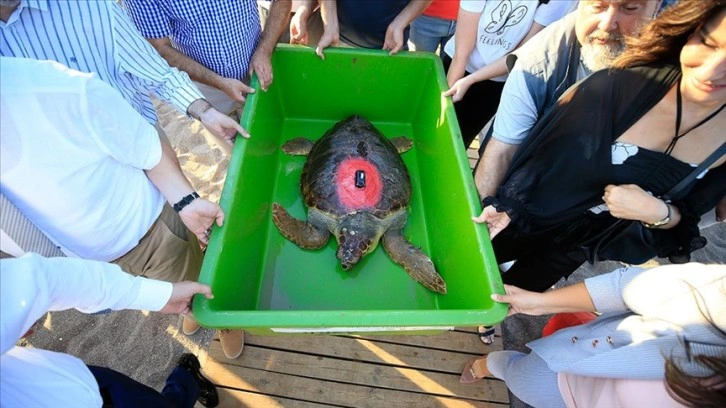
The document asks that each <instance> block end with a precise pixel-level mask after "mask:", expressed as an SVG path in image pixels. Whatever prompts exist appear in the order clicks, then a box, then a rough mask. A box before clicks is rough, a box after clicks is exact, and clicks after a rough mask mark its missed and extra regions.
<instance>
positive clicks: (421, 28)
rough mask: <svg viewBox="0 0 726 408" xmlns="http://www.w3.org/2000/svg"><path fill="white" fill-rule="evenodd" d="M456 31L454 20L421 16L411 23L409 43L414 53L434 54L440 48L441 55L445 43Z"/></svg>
mask: <svg viewBox="0 0 726 408" xmlns="http://www.w3.org/2000/svg"><path fill="white" fill-rule="evenodd" d="M455 31H456V20H445V19H443V18H438V17H431V16H426V15H423V14H421V15H420V16H418V17H416V19H415V20H413V22H412V23H411V38H410V39H411V43H413V45H414V46H415V47H416V51H427V52H436V48H438V47H439V46H441V50H442V51H441V55H443V54H444V52H443V49H444V45H445V44H446V42H447V41H449V39H450V38H451V37H452V36H453V35H454V32H455Z"/></svg>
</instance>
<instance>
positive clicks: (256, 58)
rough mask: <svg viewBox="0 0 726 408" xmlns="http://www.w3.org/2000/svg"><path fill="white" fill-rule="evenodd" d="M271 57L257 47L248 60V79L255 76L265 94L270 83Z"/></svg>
mask: <svg viewBox="0 0 726 408" xmlns="http://www.w3.org/2000/svg"><path fill="white" fill-rule="evenodd" d="M270 60H271V55H270V53H269V52H267V50H263V49H262V48H260V47H258V48H257V50H256V51H255V53H254V54H253V55H252V59H251V60H250V77H251V76H252V74H253V73H255V74H257V78H258V79H259V80H260V85H261V86H262V90H263V91H265V92H267V87H269V86H270V84H271V83H272V63H271V61H270Z"/></svg>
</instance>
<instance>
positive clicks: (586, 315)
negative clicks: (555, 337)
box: [542, 312, 597, 337]
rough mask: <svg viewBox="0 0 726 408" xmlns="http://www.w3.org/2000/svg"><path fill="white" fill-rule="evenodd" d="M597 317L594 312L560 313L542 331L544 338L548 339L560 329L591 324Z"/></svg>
mask: <svg viewBox="0 0 726 408" xmlns="http://www.w3.org/2000/svg"><path fill="white" fill-rule="evenodd" d="M596 317H597V315H596V314H595V313H592V312H577V313H558V314H556V315H554V316H552V318H550V320H549V321H548V322H547V324H546V325H545V327H544V328H543V329H542V337H547V336H549V335H550V334H552V333H554V332H556V331H557V330H560V329H564V328H567V327H572V326H579V325H581V324H585V323H588V322H591V321H593V320H595V318H596Z"/></svg>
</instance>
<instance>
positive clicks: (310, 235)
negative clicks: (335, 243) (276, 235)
mask: <svg viewBox="0 0 726 408" xmlns="http://www.w3.org/2000/svg"><path fill="white" fill-rule="evenodd" d="M272 222H274V223H275V226H276V227H277V229H278V230H280V234H282V236H284V237H285V238H287V239H289V240H290V241H292V242H294V243H295V244H296V245H297V246H299V247H300V248H302V249H318V248H322V247H323V246H324V245H325V244H326V243H327V242H328V238H330V231H328V230H324V229H319V228H317V227H315V226H314V225H312V224H310V223H309V222H305V221H302V220H298V219H297V218H295V217H293V216H292V215H290V214H289V213H288V212H287V211H286V210H285V209H284V208H282V206H281V205H280V204H278V203H272Z"/></svg>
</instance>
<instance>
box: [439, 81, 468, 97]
mask: <svg viewBox="0 0 726 408" xmlns="http://www.w3.org/2000/svg"><path fill="white" fill-rule="evenodd" d="M470 86H471V82H470V81H469V77H468V76H466V77H464V78H461V79H459V80H458V81H456V82H454V85H453V86H452V87H451V88H449V90H448V91H446V92H444V93H443V95H444V96H451V97H452V98H451V100H452V102H459V101H460V100H461V99H462V98H463V97H464V94H466V91H468V90H469V87H470Z"/></svg>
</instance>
